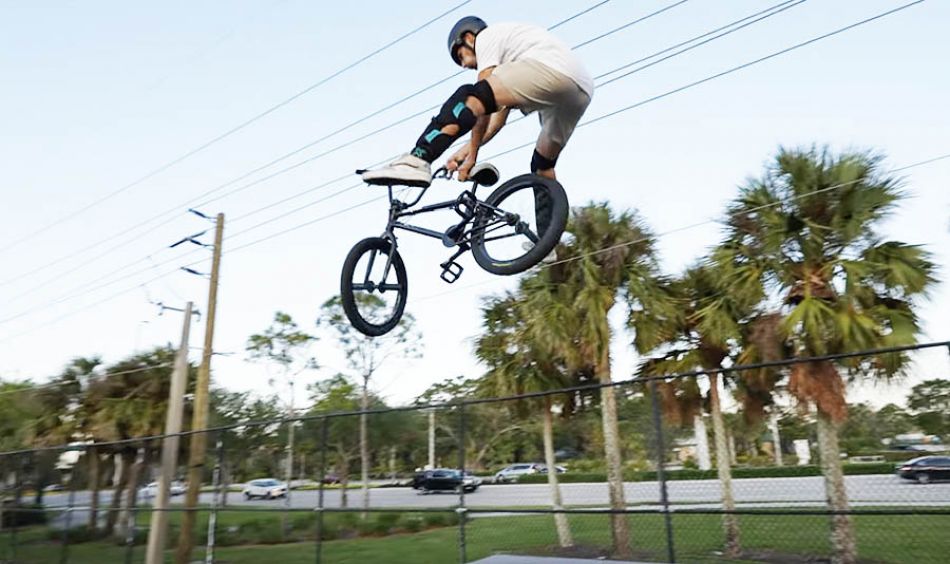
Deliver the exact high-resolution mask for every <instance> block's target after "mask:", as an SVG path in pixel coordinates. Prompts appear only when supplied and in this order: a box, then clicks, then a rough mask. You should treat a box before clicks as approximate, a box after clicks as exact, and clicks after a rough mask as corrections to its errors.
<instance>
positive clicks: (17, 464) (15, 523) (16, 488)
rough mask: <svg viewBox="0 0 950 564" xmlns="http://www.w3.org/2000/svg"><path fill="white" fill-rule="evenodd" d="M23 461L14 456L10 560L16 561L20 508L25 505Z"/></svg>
mask: <svg viewBox="0 0 950 564" xmlns="http://www.w3.org/2000/svg"><path fill="white" fill-rule="evenodd" d="M22 466H23V461H22V460H20V457H18V456H14V458H13V512H12V513H11V517H12V518H13V519H12V523H11V527H10V561H11V562H16V546H17V529H18V528H19V526H20V509H21V508H22V505H23V500H22V497H23V491H22V490H21V489H20V471H21V470H22V468H21V467H22Z"/></svg>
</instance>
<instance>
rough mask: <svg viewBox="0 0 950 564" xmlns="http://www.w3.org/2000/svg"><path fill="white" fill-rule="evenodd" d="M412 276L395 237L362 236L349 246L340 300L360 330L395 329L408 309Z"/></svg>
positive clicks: (367, 332) (372, 334) (373, 333)
mask: <svg viewBox="0 0 950 564" xmlns="http://www.w3.org/2000/svg"><path fill="white" fill-rule="evenodd" d="M408 292H409V279H408V276H407V275H406V266H405V264H403V262H402V257H400V256H399V252H398V251H397V250H396V249H395V248H394V244H393V242H392V241H389V240H388V239H383V238H381V237H370V238H368V239H363V240H362V241H360V242H359V243H357V244H356V245H354V246H353V248H352V249H350V252H349V254H348V255H346V260H345V261H344V262H343V273H342V275H341V277H340V300H341V302H342V305H343V311H344V312H345V313H346V317H347V319H349V320H350V323H351V324H352V325H353V327H355V328H356V330H357V331H359V332H360V333H363V334H364V335H369V336H370V337H379V336H380V335H385V334H386V333H388V332H390V331H392V330H393V328H395V327H396V325H397V324H399V320H400V319H402V314H403V312H404V311H405V309H406V296H407V295H408Z"/></svg>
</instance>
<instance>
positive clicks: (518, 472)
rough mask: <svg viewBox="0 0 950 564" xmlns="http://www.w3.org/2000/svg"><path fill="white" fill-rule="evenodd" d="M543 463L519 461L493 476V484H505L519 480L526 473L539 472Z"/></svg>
mask: <svg viewBox="0 0 950 564" xmlns="http://www.w3.org/2000/svg"><path fill="white" fill-rule="evenodd" d="M543 467H544V465H543V464H534V463H519V464H512V465H511V466H508V467H506V468H503V469H501V470H499V471H498V472H496V473H495V475H494V476H493V477H492V480H491V481H492V483H493V484H504V483H506V482H517V481H518V479H519V478H521V477H522V476H524V475H526V474H537V473H538V472H541V469H542V468H543Z"/></svg>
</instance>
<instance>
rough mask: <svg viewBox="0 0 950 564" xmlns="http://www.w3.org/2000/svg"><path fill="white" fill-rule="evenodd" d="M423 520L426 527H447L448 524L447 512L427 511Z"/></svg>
mask: <svg viewBox="0 0 950 564" xmlns="http://www.w3.org/2000/svg"><path fill="white" fill-rule="evenodd" d="M422 521H423V522H424V523H425V525H426V527H445V526H446V525H448V520H447V519H446V514H445V513H425V514H424V515H423V517H422Z"/></svg>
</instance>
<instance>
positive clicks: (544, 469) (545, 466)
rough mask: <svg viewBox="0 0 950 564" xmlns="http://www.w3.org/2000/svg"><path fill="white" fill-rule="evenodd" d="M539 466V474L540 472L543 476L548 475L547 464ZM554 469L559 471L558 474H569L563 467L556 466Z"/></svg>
mask: <svg viewBox="0 0 950 564" xmlns="http://www.w3.org/2000/svg"><path fill="white" fill-rule="evenodd" d="M538 466H539V468H538V472H540V473H542V474H547V473H548V467H547V465H545V464H539V465H538ZM554 468H555V469H556V470H557V473H558V474H563V473H565V472H567V468H565V467H563V466H561V465H560V464H557V465H555V466H554Z"/></svg>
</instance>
